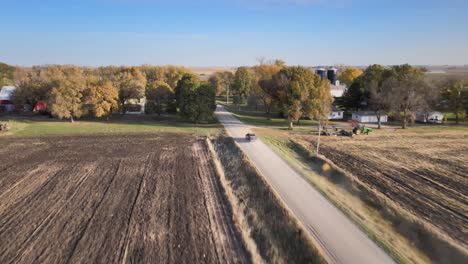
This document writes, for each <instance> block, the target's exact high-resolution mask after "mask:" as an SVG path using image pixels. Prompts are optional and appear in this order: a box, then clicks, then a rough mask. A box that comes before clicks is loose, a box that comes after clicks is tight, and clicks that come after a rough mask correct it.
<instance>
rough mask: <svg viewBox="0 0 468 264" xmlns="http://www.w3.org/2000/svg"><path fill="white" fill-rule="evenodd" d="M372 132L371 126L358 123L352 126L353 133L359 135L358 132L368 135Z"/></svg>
mask: <svg viewBox="0 0 468 264" xmlns="http://www.w3.org/2000/svg"><path fill="white" fill-rule="evenodd" d="M370 132H372V128H370V127H366V126H365V125H362V124H358V125H357V126H355V127H354V128H353V134H355V135H360V134H365V135H369V133H370Z"/></svg>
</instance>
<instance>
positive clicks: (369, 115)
mask: <svg viewBox="0 0 468 264" xmlns="http://www.w3.org/2000/svg"><path fill="white" fill-rule="evenodd" d="M352 119H353V120H355V121H358V122H361V123H377V122H378V120H377V115H376V114H375V112H371V111H369V112H353V115H352ZM387 121H388V116H387V115H382V116H381V117H380V122H382V123H386V122H387Z"/></svg>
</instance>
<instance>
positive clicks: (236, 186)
mask: <svg viewBox="0 0 468 264" xmlns="http://www.w3.org/2000/svg"><path fill="white" fill-rule="evenodd" d="M211 141H212V144H213V147H214V150H215V152H216V153H217V156H218V158H219V161H220V164H221V165H222V167H223V171H224V175H225V178H226V181H227V184H228V185H229V189H230V190H232V194H233V195H234V196H235V197H236V199H237V200H238V201H239V203H238V205H239V208H240V210H238V211H240V212H238V213H240V214H242V215H243V217H242V218H243V219H245V222H246V225H245V226H243V227H244V232H246V233H248V234H250V237H251V238H252V239H253V241H254V242H255V244H256V249H257V251H258V253H259V255H260V256H261V257H262V259H263V260H264V261H265V262H266V263H325V260H324V259H323V257H322V255H321V254H320V251H319V250H318V249H317V247H315V244H314V242H313V241H312V240H311V239H310V237H309V236H308V235H307V234H306V233H305V232H304V231H303V229H302V228H301V227H300V225H299V223H298V222H297V220H296V219H295V218H294V217H293V216H292V215H291V213H290V211H289V210H288V209H286V207H284V205H283V204H282V202H281V200H279V199H278V197H277V196H276V194H275V193H274V191H273V190H271V188H270V187H269V185H268V183H266V182H265V181H264V180H263V178H262V176H261V175H259V173H258V171H257V170H256V169H255V167H253V166H252V165H251V163H250V161H249V160H248V158H247V157H246V156H245V155H244V154H243V153H242V151H241V150H240V149H239V147H238V146H237V145H236V143H235V141H234V140H233V139H232V138H230V137H224V136H221V137H217V138H214V139H212V140H211ZM241 226H242V225H241ZM245 228H248V230H247V231H246V230H245Z"/></svg>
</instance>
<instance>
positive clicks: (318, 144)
mask: <svg viewBox="0 0 468 264" xmlns="http://www.w3.org/2000/svg"><path fill="white" fill-rule="evenodd" d="M320 120H321V118H319V123H318V138H317V155H318V154H319V148H320V134H322V133H321V131H320V129H321V126H320Z"/></svg>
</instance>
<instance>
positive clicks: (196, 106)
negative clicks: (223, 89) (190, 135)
mask: <svg viewBox="0 0 468 264" xmlns="http://www.w3.org/2000/svg"><path fill="white" fill-rule="evenodd" d="M187 102H188V105H187V107H185V112H184V113H182V116H183V117H185V118H187V119H188V120H190V121H192V122H194V123H197V124H198V123H205V122H207V121H209V120H210V119H212V118H213V114H214V111H215V109H216V103H215V89H214V87H213V86H212V85H211V84H210V83H201V84H200V86H198V87H196V88H194V89H191V92H190V93H189V99H188V100H187Z"/></svg>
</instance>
